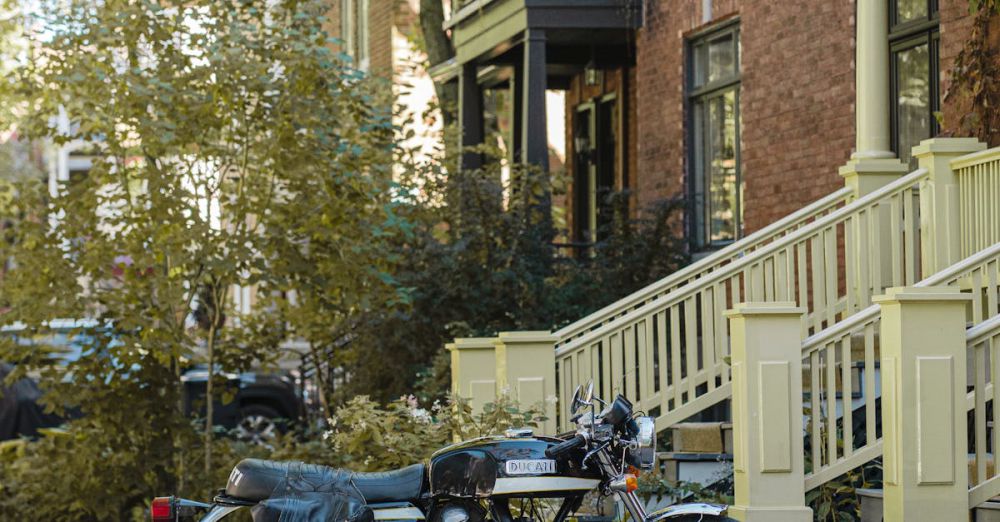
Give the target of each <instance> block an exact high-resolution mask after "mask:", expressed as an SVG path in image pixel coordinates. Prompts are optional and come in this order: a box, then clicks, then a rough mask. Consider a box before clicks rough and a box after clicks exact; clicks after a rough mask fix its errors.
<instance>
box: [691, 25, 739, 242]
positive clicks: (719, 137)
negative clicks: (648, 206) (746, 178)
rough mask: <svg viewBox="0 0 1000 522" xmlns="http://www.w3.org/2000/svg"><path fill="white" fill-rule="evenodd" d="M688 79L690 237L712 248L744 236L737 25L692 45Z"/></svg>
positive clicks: (692, 41) (698, 39) (721, 29)
mask: <svg viewBox="0 0 1000 522" xmlns="http://www.w3.org/2000/svg"><path fill="white" fill-rule="evenodd" d="M687 77H688V79H687V81H688V102H689V107H690V115H691V126H690V129H691V131H690V132H691V134H690V140H689V143H690V149H689V150H690V158H689V159H690V162H689V165H690V172H689V178H688V179H689V194H690V197H691V199H692V205H691V208H692V210H691V220H690V222H691V226H690V232H691V235H692V237H693V238H694V243H695V246H696V247H699V248H711V247H716V246H720V245H724V244H726V243H729V242H731V241H735V240H736V239H739V237H740V236H741V235H742V231H743V206H742V193H743V186H742V179H741V177H740V110H739V107H740V32H739V25H738V23H737V22H735V21H733V22H729V23H727V24H725V25H724V26H722V27H719V28H716V29H714V30H712V31H710V32H708V33H705V34H702V35H699V36H697V37H696V38H694V39H692V40H691V41H690V42H689V45H688V73H687Z"/></svg>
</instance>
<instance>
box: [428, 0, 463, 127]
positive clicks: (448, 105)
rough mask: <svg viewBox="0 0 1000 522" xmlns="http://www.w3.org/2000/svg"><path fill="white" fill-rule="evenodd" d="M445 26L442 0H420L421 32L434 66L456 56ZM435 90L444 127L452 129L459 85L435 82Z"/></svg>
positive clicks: (429, 58)
mask: <svg viewBox="0 0 1000 522" xmlns="http://www.w3.org/2000/svg"><path fill="white" fill-rule="evenodd" d="M443 25H444V4H443V3H442V0H420V31H421V32H422V33H423V35H424V45H425V46H426V51H427V59H428V60H429V61H430V63H431V65H432V66H434V65H437V64H439V63H444V62H446V61H448V60H449V59H451V58H453V57H454V56H455V48H454V47H453V46H452V43H451V38H450V37H449V36H448V33H447V32H445V30H444V29H443ZM434 90H435V91H436V93H437V97H438V105H439V106H440V108H441V117H442V119H443V122H444V125H445V127H450V126H451V125H452V124H454V123H455V114H456V112H457V109H458V84H457V83H456V82H448V83H445V84H441V83H438V82H434Z"/></svg>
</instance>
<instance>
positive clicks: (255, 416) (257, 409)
mask: <svg viewBox="0 0 1000 522" xmlns="http://www.w3.org/2000/svg"><path fill="white" fill-rule="evenodd" d="M282 417H283V415H281V413H279V412H278V410H275V409H274V408H272V407H270V406H265V405H263V404H248V405H246V406H244V407H243V408H241V409H240V421H239V422H238V423H237V424H236V428H234V429H233V433H234V435H235V437H236V439H237V440H239V441H242V442H246V443H249V444H254V445H257V446H270V444H271V442H272V441H273V440H274V439H275V437H277V436H278V435H279V434H280V433H281V432H282V431H283V430H282V424H281V422H280V419H281V418H282Z"/></svg>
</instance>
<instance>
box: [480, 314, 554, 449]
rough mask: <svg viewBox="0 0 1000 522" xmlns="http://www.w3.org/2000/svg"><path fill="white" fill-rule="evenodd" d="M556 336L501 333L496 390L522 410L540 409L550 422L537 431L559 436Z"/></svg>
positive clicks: (498, 341) (498, 340)
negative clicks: (557, 423) (557, 420)
mask: <svg viewBox="0 0 1000 522" xmlns="http://www.w3.org/2000/svg"><path fill="white" fill-rule="evenodd" d="M555 345H556V336H554V335H552V334H551V333H550V332H545V331H538V332H500V335H498V336H497V338H496V340H495V341H494V346H495V348H496V369H497V371H496V379H497V388H498V391H499V392H501V393H508V394H509V395H510V397H511V398H512V399H514V400H516V401H517V402H518V404H519V405H520V407H521V408H532V407H534V408H540V409H541V410H542V411H544V412H545V416H546V417H547V418H548V420H546V421H545V423H544V424H542V425H541V426H539V427H538V430H539V431H541V432H542V433H545V434H554V433H555V432H556V401H555V397H556V346H555Z"/></svg>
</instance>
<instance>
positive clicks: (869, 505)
mask: <svg viewBox="0 0 1000 522" xmlns="http://www.w3.org/2000/svg"><path fill="white" fill-rule="evenodd" d="M857 495H858V498H859V499H860V500H861V522H882V513H883V505H882V500H883V498H882V490H881V489H859V490H857ZM973 514H974V517H973V519H972V520H973V521H974V522H1000V501H996V499H994V501H990V502H984V503H982V504H980V505H979V506H978V507H976V508H975V509H974V510H973Z"/></svg>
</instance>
